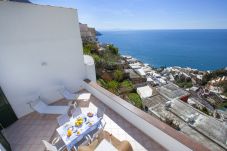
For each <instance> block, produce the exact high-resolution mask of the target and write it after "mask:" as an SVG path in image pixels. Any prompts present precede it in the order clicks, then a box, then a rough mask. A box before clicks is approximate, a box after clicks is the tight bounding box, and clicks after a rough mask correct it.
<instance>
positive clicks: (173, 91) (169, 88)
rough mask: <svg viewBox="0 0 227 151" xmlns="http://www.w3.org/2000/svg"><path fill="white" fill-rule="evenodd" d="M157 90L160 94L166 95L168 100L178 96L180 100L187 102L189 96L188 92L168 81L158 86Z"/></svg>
mask: <svg viewBox="0 0 227 151" xmlns="http://www.w3.org/2000/svg"><path fill="white" fill-rule="evenodd" d="M158 91H159V92H160V94H162V95H163V96H164V97H166V98H167V99H169V100H172V99H176V98H179V99H181V100H182V101H184V102H187V100H188V98H189V96H190V93H188V92H187V91H185V90H183V89H181V88H179V87H178V86H177V85H175V84H173V83H168V84H166V85H163V86H161V87H159V88H158Z"/></svg>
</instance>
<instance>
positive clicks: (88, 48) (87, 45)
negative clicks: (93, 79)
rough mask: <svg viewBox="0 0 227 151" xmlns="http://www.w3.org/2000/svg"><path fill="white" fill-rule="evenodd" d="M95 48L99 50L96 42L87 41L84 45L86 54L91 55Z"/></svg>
mask: <svg viewBox="0 0 227 151" xmlns="http://www.w3.org/2000/svg"><path fill="white" fill-rule="evenodd" d="M93 50H97V46H96V43H85V44H84V45H83V52H84V54H86V55H89V54H91V53H92V51H93Z"/></svg>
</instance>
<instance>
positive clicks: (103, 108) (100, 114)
mask: <svg viewBox="0 0 227 151" xmlns="http://www.w3.org/2000/svg"><path fill="white" fill-rule="evenodd" d="M105 111H106V108H105V107H104V106H101V107H99V108H98V111H97V116H98V117H99V118H100V117H103V115H104V113H105Z"/></svg>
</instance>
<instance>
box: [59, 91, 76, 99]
mask: <svg viewBox="0 0 227 151" xmlns="http://www.w3.org/2000/svg"><path fill="white" fill-rule="evenodd" d="M61 94H62V96H63V97H64V98H65V99H66V100H70V101H74V100H76V99H77V97H78V94H75V93H72V92H70V91H69V90H68V89H66V88H64V90H63V91H61Z"/></svg>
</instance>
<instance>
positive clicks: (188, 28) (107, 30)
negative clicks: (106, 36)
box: [96, 28, 227, 31]
mask: <svg viewBox="0 0 227 151" xmlns="http://www.w3.org/2000/svg"><path fill="white" fill-rule="evenodd" d="M96 30H97V31H138V30H140V31H142V30H227V28H179V29H177V28H157V29H154V28H150V29H149V28H148V29H98V28H97V29H96Z"/></svg>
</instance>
